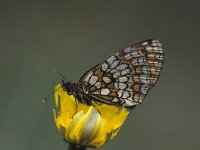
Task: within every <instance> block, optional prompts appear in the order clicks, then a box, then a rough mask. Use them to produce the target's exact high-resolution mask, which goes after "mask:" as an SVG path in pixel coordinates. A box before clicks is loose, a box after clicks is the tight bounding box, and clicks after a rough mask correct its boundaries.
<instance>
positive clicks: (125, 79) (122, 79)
mask: <svg viewBox="0 0 200 150" xmlns="http://www.w3.org/2000/svg"><path fill="white" fill-rule="evenodd" d="M127 80H128V79H127V77H119V82H126V81H127Z"/></svg>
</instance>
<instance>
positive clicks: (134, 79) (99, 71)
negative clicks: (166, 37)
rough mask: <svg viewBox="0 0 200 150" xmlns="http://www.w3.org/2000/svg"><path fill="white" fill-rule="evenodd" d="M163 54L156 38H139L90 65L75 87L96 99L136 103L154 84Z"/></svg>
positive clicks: (141, 99) (161, 64)
mask: <svg viewBox="0 0 200 150" xmlns="http://www.w3.org/2000/svg"><path fill="white" fill-rule="evenodd" d="M163 58H164V54H163V46H162V44H161V42H160V41H159V40H147V41H144V42H140V43H138V44H135V45H133V46H130V47H128V48H125V49H122V50H120V51H118V52H117V53H116V54H114V55H112V56H110V57H109V58H108V59H107V60H106V61H104V62H102V63H100V64H98V65H96V66H95V67H93V68H92V69H90V70H89V71H88V72H86V73H85V74H84V75H83V76H82V77H81V79H80V80H79V83H78V87H79V89H80V90H81V91H83V92H84V93H85V94H90V95H91V97H93V98H94V99H95V100H97V101H100V102H103V103H108V104H122V105H124V106H126V107H131V106H135V105H137V104H139V103H141V102H142V101H143V99H144V97H145V96H146V95H147V93H148V92H149V90H150V89H151V88H152V87H153V86H154V85H155V83H156V81H157V79H158V78H159V75H160V71H161V69H162V67H163Z"/></svg>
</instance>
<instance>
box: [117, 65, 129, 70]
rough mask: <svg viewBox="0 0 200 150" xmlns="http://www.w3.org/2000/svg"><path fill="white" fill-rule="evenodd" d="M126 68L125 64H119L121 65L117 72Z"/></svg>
mask: <svg viewBox="0 0 200 150" xmlns="http://www.w3.org/2000/svg"><path fill="white" fill-rule="evenodd" d="M126 67H128V65H127V64H121V65H119V66H117V70H124V69H126Z"/></svg>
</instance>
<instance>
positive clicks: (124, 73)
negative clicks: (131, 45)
mask: <svg viewBox="0 0 200 150" xmlns="http://www.w3.org/2000/svg"><path fill="white" fill-rule="evenodd" d="M130 71H131V70H130V69H124V70H122V72H121V74H122V75H126V74H128V73H130Z"/></svg>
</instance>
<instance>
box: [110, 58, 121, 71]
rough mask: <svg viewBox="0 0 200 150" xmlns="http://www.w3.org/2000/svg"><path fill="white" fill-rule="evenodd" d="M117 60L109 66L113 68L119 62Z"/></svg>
mask: <svg viewBox="0 0 200 150" xmlns="http://www.w3.org/2000/svg"><path fill="white" fill-rule="evenodd" d="M119 62H120V61H119V60H116V61H115V62H114V63H113V64H112V65H111V66H110V68H111V69H113V68H115V67H116V66H117V65H118V64H119Z"/></svg>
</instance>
